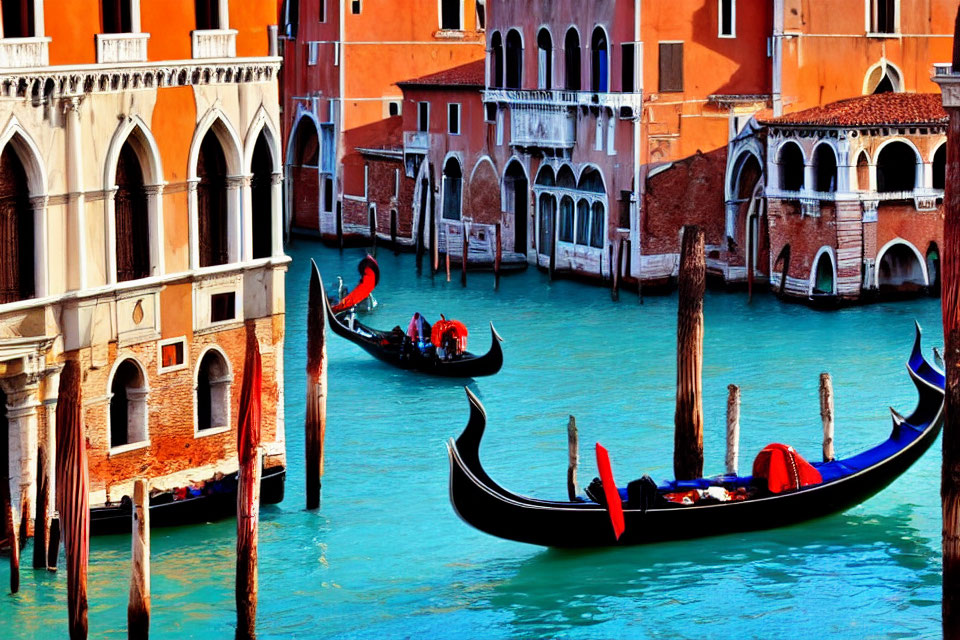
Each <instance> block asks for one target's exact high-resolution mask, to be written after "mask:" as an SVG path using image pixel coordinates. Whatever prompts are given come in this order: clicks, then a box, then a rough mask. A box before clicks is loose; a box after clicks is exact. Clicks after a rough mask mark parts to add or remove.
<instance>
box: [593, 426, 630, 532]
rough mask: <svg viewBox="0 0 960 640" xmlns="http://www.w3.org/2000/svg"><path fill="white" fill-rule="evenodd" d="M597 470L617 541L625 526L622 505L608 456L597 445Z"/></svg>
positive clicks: (600, 445) (599, 445) (605, 451)
mask: <svg viewBox="0 0 960 640" xmlns="http://www.w3.org/2000/svg"><path fill="white" fill-rule="evenodd" d="M597 469H598V470H599V471H600V481H601V482H603V495H604V497H605V498H606V499H607V513H609V514H610V523H611V524H612V525H613V535H614V536H616V538H617V540H619V539H620V536H621V535H623V531H624V529H626V524H624V522H623V503H622V502H621V500H620V492H619V491H617V483H616V482H614V480H613V469H611V467H610V454H608V453H607V450H606V449H604V448H603V445H602V444H600V443H599V442H598V443H597Z"/></svg>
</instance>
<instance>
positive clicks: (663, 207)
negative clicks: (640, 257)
mask: <svg viewBox="0 0 960 640" xmlns="http://www.w3.org/2000/svg"><path fill="white" fill-rule="evenodd" d="M726 162H727V150H726V148H722V149H716V150H714V151H710V152H708V153H697V154H695V155H692V156H690V157H688V158H684V159H683V160H678V161H676V162H675V163H673V166H671V167H670V168H669V169H667V170H666V171H662V172H660V173H658V174H657V175H655V176H653V177H652V178H649V179H648V180H647V193H646V197H645V200H644V204H645V207H646V210H645V212H644V213H643V253H644V255H656V254H664V253H679V251H680V229H681V227H683V225H686V224H697V225H700V227H701V228H702V229H703V231H704V234H705V236H706V242H707V244H708V245H709V244H713V245H717V244H721V243H722V242H723V239H724V233H725V232H724V203H723V180H724V174H725V171H726Z"/></svg>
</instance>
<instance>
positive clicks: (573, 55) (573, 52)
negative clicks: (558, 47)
mask: <svg viewBox="0 0 960 640" xmlns="http://www.w3.org/2000/svg"><path fill="white" fill-rule="evenodd" d="M563 49H564V54H563V55H564V68H565V72H566V80H567V82H566V85H567V86H566V88H567V90H569V91H580V89H581V88H582V87H581V86H580V34H579V33H577V30H576V29H574V28H573V27H570V28H569V29H567V37H566V39H565V40H564V43H563Z"/></svg>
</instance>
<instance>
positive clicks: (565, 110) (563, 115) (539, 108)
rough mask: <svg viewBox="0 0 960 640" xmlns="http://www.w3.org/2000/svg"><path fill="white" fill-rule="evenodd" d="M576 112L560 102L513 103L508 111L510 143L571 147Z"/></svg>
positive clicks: (519, 145) (516, 145)
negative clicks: (551, 103)
mask: <svg viewBox="0 0 960 640" xmlns="http://www.w3.org/2000/svg"><path fill="white" fill-rule="evenodd" d="M576 124H577V120H576V112H575V111H574V110H573V109H570V108H569V107H567V106H565V105H560V104H553V105H548V104H542V103H541V104H529V103H527V104H516V105H515V106H514V107H513V108H512V109H511V111H510V144H511V145H513V146H515V147H540V148H543V149H571V148H573V146H574V145H575V144H576V142H577V127H576Z"/></svg>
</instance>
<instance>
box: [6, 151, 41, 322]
mask: <svg viewBox="0 0 960 640" xmlns="http://www.w3.org/2000/svg"><path fill="white" fill-rule="evenodd" d="M35 232H36V230H35V229H34V214H33V208H32V207H31V206H30V191H29V186H28V183H27V173H26V170H25V169H24V167H23V164H22V163H21V162H20V158H19V156H18V155H17V153H16V152H15V151H14V150H13V147H12V146H11V145H9V144H8V145H7V146H6V148H5V149H4V150H3V153H2V154H0V304H3V303H7V302H16V301H18V300H26V299H29V298H32V297H34V295H35V293H36V288H35V282H34V272H35V269H34V246H35V243H34V240H35V238H34V234H35Z"/></svg>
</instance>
